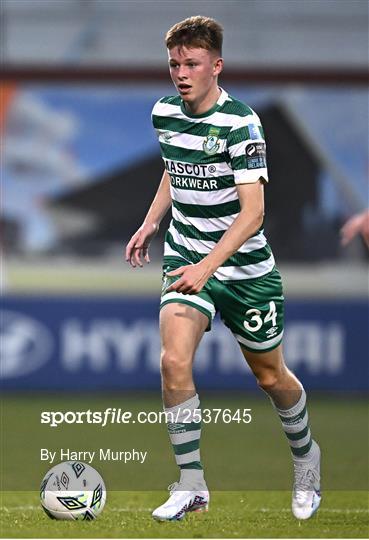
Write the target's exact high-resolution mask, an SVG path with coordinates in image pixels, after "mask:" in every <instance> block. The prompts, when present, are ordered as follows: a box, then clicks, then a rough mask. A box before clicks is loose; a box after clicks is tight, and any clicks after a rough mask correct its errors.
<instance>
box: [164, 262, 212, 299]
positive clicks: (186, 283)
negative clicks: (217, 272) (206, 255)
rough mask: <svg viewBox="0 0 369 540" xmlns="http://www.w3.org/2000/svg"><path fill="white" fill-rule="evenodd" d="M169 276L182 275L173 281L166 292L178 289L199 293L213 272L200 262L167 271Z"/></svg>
mask: <svg viewBox="0 0 369 540" xmlns="http://www.w3.org/2000/svg"><path fill="white" fill-rule="evenodd" d="M167 276H169V277H173V276H180V278H179V279H178V280H177V281H175V282H174V283H172V285H171V286H170V287H168V289H167V290H166V292H172V291H177V292H180V293H182V294H197V293H198V292H200V291H201V289H202V288H203V287H204V285H205V283H206V282H207V280H208V279H209V277H210V276H211V273H210V271H209V269H208V268H206V267H205V265H204V264H203V262H199V263H197V264H189V265H186V266H181V267H180V268H177V269H176V270H172V271H171V272H167Z"/></svg>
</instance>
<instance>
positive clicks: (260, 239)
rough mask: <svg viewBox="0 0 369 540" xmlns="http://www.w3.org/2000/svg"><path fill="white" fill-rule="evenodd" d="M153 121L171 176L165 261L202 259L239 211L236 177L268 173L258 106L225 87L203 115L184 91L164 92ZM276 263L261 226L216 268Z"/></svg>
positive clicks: (258, 271) (230, 275)
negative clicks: (189, 105) (190, 107)
mask: <svg viewBox="0 0 369 540" xmlns="http://www.w3.org/2000/svg"><path fill="white" fill-rule="evenodd" d="M152 121H153V125H154V128H155V130H156V133H157V135H158V139H159V143H160V148H161V154H162V157H163V161H164V165H165V168H166V170H167V172H168V174H169V177H170V183H171V187H170V189H171V197H172V221H171V223H170V227H169V229H168V231H167V233H166V237H165V248H164V264H166V263H167V264H171V263H172V262H173V259H175V260H176V262H182V264H186V263H197V262H199V261H200V260H201V259H203V258H204V257H205V256H206V255H207V254H208V253H210V251H211V250H212V249H213V248H214V247H215V245H216V243H217V242H218V241H219V240H220V238H221V237H222V236H223V234H224V233H225V231H226V230H227V229H229V227H230V226H231V225H232V223H233V221H234V220H235V218H236V217H237V215H238V214H239V212H240V203H239V198H238V193H237V187H236V186H237V184H248V183H254V182H257V181H258V180H260V179H261V180H262V181H264V182H267V181H268V172H267V166H266V155H265V140H264V135H263V129H262V126H261V123H260V120H259V117H258V116H257V115H256V113H255V112H254V111H253V110H252V109H251V108H250V107H248V106H247V105H245V104H243V103H242V102H240V101H238V100H236V99H234V98H233V97H231V96H229V95H228V94H227V92H225V91H224V90H221V94H220V96H219V99H218V101H217V102H216V104H215V105H214V106H213V107H212V109H210V110H209V111H208V112H206V113H204V114H200V115H191V114H190V113H188V112H187V111H186V109H185V107H184V104H183V102H182V99H181V98H180V97H179V96H174V97H164V98H162V99H160V100H159V101H158V102H157V103H156V104H155V105H154V108H153V112H152ZM274 264H275V263H274V258H273V254H272V252H271V249H270V247H269V245H268V243H267V241H266V238H265V236H264V233H263V230H262V229H261V230H259V231H258V232H257V233H256V234H255V235H254V236H252V237H251V238H249V239H248V240H247V241H246V242H245V243H244V244H243V245H242V246H241V247H240V248H239V250H238V251H237V252H236V253H235V254H234V255H232V256H231V257H229V259H227V260H226V261H225V262H224V263H223V265H222V266H221V267H219V268H218V269H217V271H216V272H215V273H214V276H215V277H216V278H217V279H219V280H221V281H223V282H232V281H242V280H247V279H252V278H256V277H260V276H263V275H265V274H267V273H269V272H270V271H271V270H272V269H273V267H274Z"/></svg>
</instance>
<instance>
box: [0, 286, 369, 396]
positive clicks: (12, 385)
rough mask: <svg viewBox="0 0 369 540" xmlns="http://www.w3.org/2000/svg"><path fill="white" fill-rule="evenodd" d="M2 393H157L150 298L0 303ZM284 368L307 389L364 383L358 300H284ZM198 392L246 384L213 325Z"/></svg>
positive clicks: (235, 353)
mask: <svg viewBox="0 0 369 540" xmlns="http://www.w3.org/2000/svg"><path fill="white" fill-rule="evenodd" d="M0 345H1V371H0V374H1V386H2V388H3V389H10V390H11V389H12V390H17V389H32V390H36V389H55V390H57V389H66V390H95V389H102V390H113V389H130V388H131V389H133V388H135V389H149V388H151V389H152V388H159V386H160V375H159V355H160V337H159V331H158V299H157V298H142V297H137V298H135V297H130V298H116V299H114V298H112V297H96V298H90V297H88V298H86V297H54V296H53V297H50V296H45V297H17V296H7V297H5V298H3V303H2V313H1V341H0ZM284 350H285V357H286V361H287V364H288V365H289V367H290V368H291V369H292V370H293V371H294V372H295V373H296V374H297V375H298V377H299V378H301V380H302V381H303V383H304V385H305V386H306V387H307V388H310V389H317V390H318V389H321V390H350V391H355V390H360V391H364V390H366V389H367V387H368V359H369V339H368V305H367V302H366V301H364V300H363V301H360V300H350V301H305V300H303V301H297V300H290V301H288V302H287V303H286V324H285V337H284ZM195 378H196V382H197V385H198V387H199V388H214V389H223V388H224V389H229V388H234V389H243V388H245V389H247V388H256V383H255V380H254V377H253V376H252V374H251V372H250V370H249V368H248V367H247V365H246V364H245V361H244V360H243V357H242V355H241V353H240V351H239V349H238V345H237V343H236V342H235V340H234V338H233V336H232V334H231V333H230V332H229V330H228V329H227V328H225V327H224V325H223V324H222V323H221V322H220V321H219V320H218V319H216V320H215V322H214V324H213V329H212V331H211V332H208V333H207V334H206V335H205V337H204V339H203V341H202V343H201V345H200V347H199V350H198V352H197V355H196V360H195Z"/></svg>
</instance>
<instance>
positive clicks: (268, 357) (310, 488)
mask: <svg viewBox="0 0 369 540" xmlns="http://www.w3.org/2000/svg"><path fill="white" fill-rule="evenodd" d="M243 354H244V356H245V358H246V360H247V362H248V364H249V366H250V367H251V370H252V371H253V373H254V375H255V376H256V378H257V381H258V384H259V386H260V388H262V389H263V390H264V391H265V392H266V393H267V394H268V395H269V397H270V398H271V400H272V402H273V404H274V407H275V409H276V410H277V413H278V415H279V417H280V419H281V422H282V426H283V429H284V431H285V433H286V436H287V439H288V442H289V445H290V448H291V453H292V457H293V466H294V486H293V495H292V512H293V514H294V516H295V517H296V518H297V519H308V518H309V517H311V516H312V515H313V514H314V512H315V511H316V510H317V509H318V508H319V505H320V501H321V495H320V449H319V446H318V444H317V443H316V442H315V441H314V440H313V439H312V437H311V432H310V427H309V423H308V412H307V407H306V394H305V391H304V389H303V387H302V385H301V383H300V382H299V381H298V379H297V378H296V377H295V375H294V374H293V373H292V372H291V371H290V370H289V369H288V368H287V367H286V365H285V362H284V359H283V354H282V345H279V346H278V347H277V348H275V349H274V350H272V351H268V352H257V353H256V352H250V351H246V350H245V349H243Z"/></svg>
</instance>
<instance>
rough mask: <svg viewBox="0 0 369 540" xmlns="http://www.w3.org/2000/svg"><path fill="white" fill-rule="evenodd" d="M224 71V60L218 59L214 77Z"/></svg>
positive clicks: (215, 64) (214, 68) (215, 63)
mask: <svg viewBox="0 0 369 540" xmlns="http://www.w3.org/2000/svg"><path fill="white" fill-rule="evenodd" d="M222 70H223V58H217V59H216V60H215V62H214V67H213V72H214V75H219V73H221V72H222Z"/></svg>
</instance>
